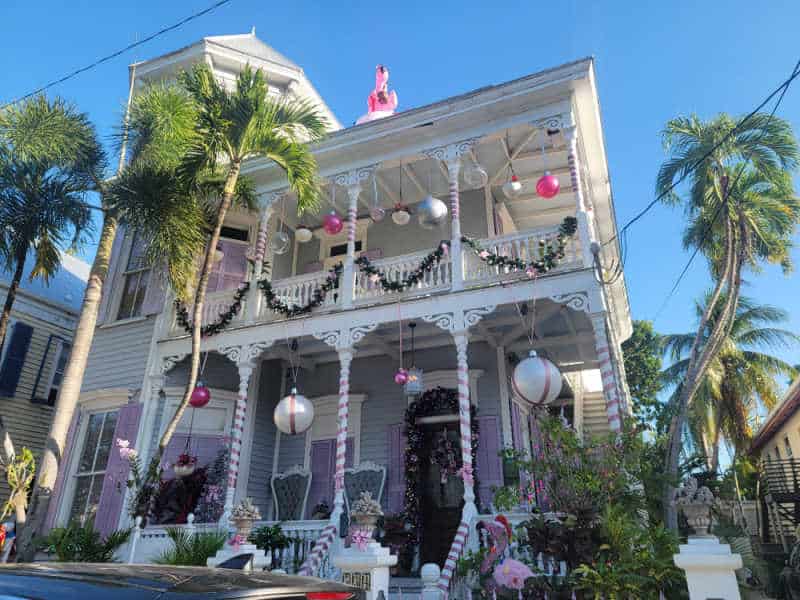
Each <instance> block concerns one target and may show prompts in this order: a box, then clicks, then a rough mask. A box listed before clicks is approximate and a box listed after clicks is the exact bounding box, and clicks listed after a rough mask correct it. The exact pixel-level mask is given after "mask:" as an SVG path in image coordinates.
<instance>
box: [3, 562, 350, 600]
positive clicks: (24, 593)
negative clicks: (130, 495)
mask: <svg viewBox="0 0 800 600" xmlns="http://www.w3.org/2000/svg"><path fill="white" fill-rule="evenodd" d="M67 598H69V600H75V599H78V600H190V599H191V600H195V599H196V600H234V599H239V598H246V599H248V600H273V599H274V600H363V592H361V591H360V590H357V589H355V588H352V587H350V586H347V585H343V584H341V583H337V582H335V581H327V580H324V579H315V578H312V577H295V576H291V575H275V574H272V573H268V572H250V573H248V572H244V571H235V570H229V569H207V568H204V567H167V566H157V565H116V564H87V563H36V564H18V565H14V564H4V565H0V600H62V599H64V600H66V599H67Z"/></svg>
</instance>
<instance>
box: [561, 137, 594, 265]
mask: <svg viewBox="0 0 800 600" xmlns="http://www.w3.org/2000/svg"><path fill="white" fill-rule="evenodd" d="M564 138H565V139H566V140H567V162H568V164H569V176H570V183H571V185H572V191H573V193H574V194H575V218H576V219H577V220H578V235H579V236H580V240H581V254H582V255H583V266H584V267H591V266H592V263H593V260H594V259H593V257H592V250H591V243H592V242H593V241H595V240H594V236H593V234H592V227H591V223H590V216H589V211H590V209H589V208H588V206H587V204H586V199H585V198H584V195H583V187H582V185H581V175H580V161H579V158H578V135H577V130H576V128H575V127H568V128H566V129H564Z"/></svg>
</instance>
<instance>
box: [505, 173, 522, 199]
mask: <svg viewBox="0 0 800 600" xmlns="http://www.w3.org/2000/svg"><path fill="white" fill-rule="evenodd" d="M521 191H522V183H520V180H519V177H517V176H516V175H512V176H511V179H510V180H509V181H508V182H506V184H505V185H503V193H504V194H505V195H506V197H507V198H508V199H509V200H513V199H514V198H516V197H517V196H519V193H520V192H521Z"/></svg>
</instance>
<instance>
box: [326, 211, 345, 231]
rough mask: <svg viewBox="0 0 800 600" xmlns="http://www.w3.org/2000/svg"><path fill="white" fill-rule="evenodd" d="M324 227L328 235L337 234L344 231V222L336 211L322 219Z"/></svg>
mask: <svg viewBox="0 0 800 600" xmlns="http://www.w3.org/2000/svg"><path fill="white" fill-rule="evenodd" d="M322 227H323V228H324V229H325V233H327V234H328V235H336V234H337V233H339V232H341V231H342V228H343V227H344V223H342V220H341V219H340V218H339V215H337V214H336V213H335V212H332V213H330V214H328V215H325V217H324V218H323V219H322Z"/></svg>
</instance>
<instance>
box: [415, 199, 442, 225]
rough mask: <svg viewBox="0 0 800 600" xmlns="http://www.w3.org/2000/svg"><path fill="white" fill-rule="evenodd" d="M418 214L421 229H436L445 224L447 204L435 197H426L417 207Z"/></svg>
mask: <svg viewBox="0 0 800 600" xmlns="http://www.w3.org/2000/svg"><path fill="white" fill-rule="evenodd" d="M416 213H417V221H418V222H419V225H420V227H422V228H423V229H434V228H436V227H438V226H439V225H441V224H442V223H444V221H445V219H446V218H447V204H445V203H444V202H442V201H441V200H439V199H438V198H434V197H433V196H426V197H425V199H424V200H423V201H422V202H420V203H419V204H418V205H417V210H416Z"/></svg>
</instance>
